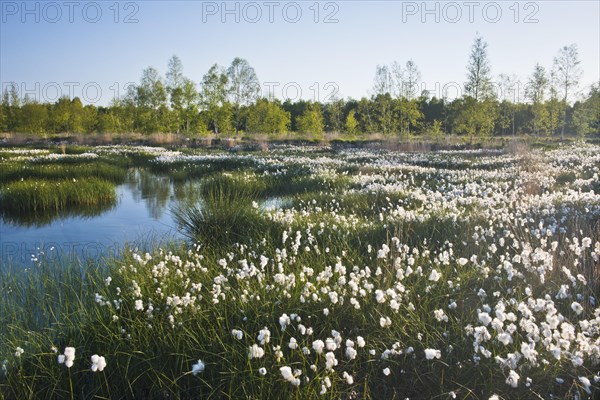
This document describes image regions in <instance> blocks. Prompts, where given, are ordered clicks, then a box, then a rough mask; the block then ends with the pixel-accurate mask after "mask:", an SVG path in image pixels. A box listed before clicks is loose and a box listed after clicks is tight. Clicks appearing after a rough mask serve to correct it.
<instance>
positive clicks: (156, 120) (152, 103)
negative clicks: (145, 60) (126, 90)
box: [135, 67, 167, 133]
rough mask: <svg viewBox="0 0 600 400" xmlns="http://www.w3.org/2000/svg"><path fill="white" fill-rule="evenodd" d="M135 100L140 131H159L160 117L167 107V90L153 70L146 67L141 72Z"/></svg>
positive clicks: (156, 72)
mask: <svg viewBox="0 0 600 400" xmlns="http://www.w3.org/2000/svg"><path fill="white" fill-rule="evenodd" d="M135 99H136V105H137V106H138V107H139V108H140V110H138V111H139V114H138V117H139V123H140V125H141V128H142V130H143V131H144V132H147V133H149V132H156V131H159V130H161V125H162V123H163V121H162V115H163V114H164V113H165V110H166V105H167V89H166V88H165V85H164V83H163V81H162V78H161V76H160V74H159V73H158V71H157V70H156V69H155V68H153V67H148V68H146V69H145V70H144V71H143V72H142V78H141V79H140V84H139V86H137V87H136V93H135Z"/></svg>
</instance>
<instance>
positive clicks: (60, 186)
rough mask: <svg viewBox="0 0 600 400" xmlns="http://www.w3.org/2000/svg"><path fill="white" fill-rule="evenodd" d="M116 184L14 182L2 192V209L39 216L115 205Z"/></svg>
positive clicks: (83, 180)
mask: <svg viewBox="0 0 600 400" xmlns="http://www.w3.org/2000/svg"><path fill="white" fill-rule="evenodd" d="M116 200H117V194H116V189H115V185H114V184H112V183H110V182H108V181H105V180H101V179H97V178H91V179H82V180H76V179H73V180H55V181H49V180H42V179H35V180H34V179H27V180H23V181H17V182H12V183H9V184H7V185H5V186H4V187H2V189H1V191H0V209H2V211H3V212H4V213H5V214H9V215H11V214H12V215H19V214H28V213H29V214H32V213H33V214H36V213H45V212H60V211H67V210H69V209H70V208H81V207H96V206H102V205H110V204H115V203H116Z"/></svg>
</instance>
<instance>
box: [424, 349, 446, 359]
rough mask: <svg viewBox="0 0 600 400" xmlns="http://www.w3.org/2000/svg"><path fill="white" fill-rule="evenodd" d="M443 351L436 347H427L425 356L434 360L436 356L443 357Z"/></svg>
mask: <svg viewBox="0 0 600 400" xmlns="http://www.w3.org/2000/svg"><path fill="white" fill-rule="evenodd" d="M441 357H442V352H441V351H439V350H436V349H425V358H426V359H428V360H433V359H434V358H438V359H439V358H441Z"/></svg>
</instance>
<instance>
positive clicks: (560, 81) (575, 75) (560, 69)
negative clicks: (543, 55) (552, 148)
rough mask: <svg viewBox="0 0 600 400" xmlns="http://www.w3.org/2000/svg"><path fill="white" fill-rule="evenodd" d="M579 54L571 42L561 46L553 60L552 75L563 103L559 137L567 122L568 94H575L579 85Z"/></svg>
mask: <svg viewBox="0 0 600 400" xmlns="http://www.w3.org/2000/svg"><path fill="white" fill-rule="evenodd" d="M579 64H580V61H579V55H578V52H577V45H576V44H571V45H570V46H563V47H562V48H561V49H560V50H559V51H558V54H557V55H556V57H554V62H553V77H554V79H555V84H556V86H557V89H560V91H561V92H562V101H563V103H564V109H563V123H562V128H561V133H560V134H561V138H563V137H564V133H565V125H566V123H567V119H566V118H567V113H566V108H567V105H568V104H569V96H570V95H573V94H575V92H576V91H577V86H578V85H579V78H581V74H582V73H583V71H582V70H581V67H580V66H579Z"/></svg>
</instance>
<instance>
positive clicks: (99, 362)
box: [90, 354, 106, 372]
mask: <svg viewBox="0 0 600 400" xmlns="http://www.w3.org/2000/svg"><path fill="white" fill-rule="evenodd" d="M91 361H92V366H91V368H90V369H91V370H92V371H94V372H102V371H103V370H104V368H105V367H106V359H105V358H104V356H99V355H98V354H94V355H93V356H92V357H91Z"/></svg>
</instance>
